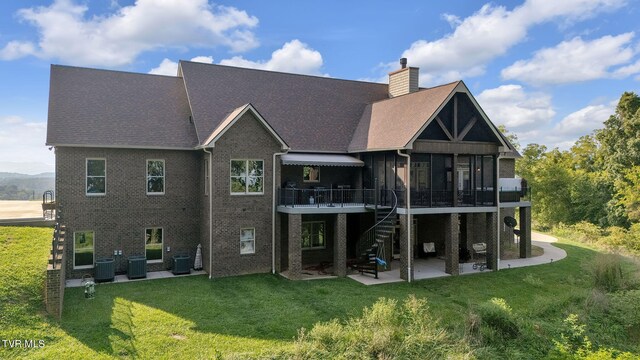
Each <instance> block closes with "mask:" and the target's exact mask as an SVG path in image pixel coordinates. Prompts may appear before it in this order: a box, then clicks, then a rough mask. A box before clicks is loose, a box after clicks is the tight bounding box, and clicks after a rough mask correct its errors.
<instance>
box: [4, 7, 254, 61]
mask: <svg viewBox="0 0 640 360" xmlns="http://www.w3.org/2000/svg"><path fill="white" fill-rule="evenodd" d="M87 10H88V7H87V6H86V5H82V4H76V3H75V2H74V1H73V0H55V1H54V2H53V4H51V5H50V6H38V7H32V8H26V9H21V10H19V11H18V17H19V18H20V19H21V20H24V21H26V22H28V23H30V24H32V25H34V26H35V27H37V28H38V31H39V41H38V44H37V45H36V44H34V43H30V42H17V41H12V42H9V43H8V44H7V45H6V46H5V47H4V48H2V49H0V58H1V59H4V60H12V59H16V58H20V57H23V56H26V55H36V56H39V57H41V58H46V59H59V60H61V61H63V62H65V63H69V64H76V65H103V66H121V65H125V64H129V63H131V62H133V61H134V60H135V59H136V58H137V56H138V55H140V54H141V53H142V52H145V51H150V50H156V49H163V48H185V47H199V48H212V47H215V46H225V47H228V48H230V49H231V50H232V51H234V52H240V51H245V50H248V49H251V48H254V47H256V46H257V45H258V41H257V40H256V38H255V36H254V34H253V32H252V31H251V29H252V28H254V27H255V26H256V25H257V24H258V19H257V18H256V17H254V16H250V15H248V14H247V13H246V12H245V11H242V10H238V9H236V8H234V7H229V6H220V5H210V4H209V2H208V1H207V0H189V1H187V0H163V1H155V0H137V1H136V2H135V3H134V4H133V5H130V6H125V7H119V8H117V9H115V10H114V11H115V12H113V13H111V14H108V15H103V16H97V15H96V16H92V17H88V16H86V12H87Z"/></svg>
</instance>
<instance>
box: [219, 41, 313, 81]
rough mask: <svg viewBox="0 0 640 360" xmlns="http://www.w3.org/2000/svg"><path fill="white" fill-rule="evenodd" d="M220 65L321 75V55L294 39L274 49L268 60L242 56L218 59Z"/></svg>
mask: <svg viewBox="0 0 640 360" xmlns="http://www.w3.org/2000/svg"><path fill="white" fill-rule="evenodd" d="M220 64H222V65H230V66H239V67H246V68H253V69H263V70H272V71H283V72H289V73H298V74H308V75H321V72H320V69H321V68H322V64H323V61H322V55H321V54H320V52H318V51H317V50H314V49H312V48H310V47H309V45H307V44H305V43H303V42H301V41H300V40H297V39H294V40H291V41H289V42H287V43H285V44H284V45H283V46H282V48H280V49H278V50H276V51H274V52H273V53H272V54H271V58H270V59H269V60H258V61H252V60H247V59H245V58H243V57H242V56H234V57H232V58H231V59H224V60H222V61H220Z"/></svg>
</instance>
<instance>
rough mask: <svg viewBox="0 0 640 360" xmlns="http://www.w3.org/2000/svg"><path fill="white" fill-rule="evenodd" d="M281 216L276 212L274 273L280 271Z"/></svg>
mask: <svg viewBox="0 0 640 360" xmlns="http://www.w3.org/2000/svg"><path fill="white" fill-rule="evenodd" d="M282 216H283V215H282V214H281V213H279V212H276V240H275V241H276V253H275V257H276V273H280V272H282Z"/></svg>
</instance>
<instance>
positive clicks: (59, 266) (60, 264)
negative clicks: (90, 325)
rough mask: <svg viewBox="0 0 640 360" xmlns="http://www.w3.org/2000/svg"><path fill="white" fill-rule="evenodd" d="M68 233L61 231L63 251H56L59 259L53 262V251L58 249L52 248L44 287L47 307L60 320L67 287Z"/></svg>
mask: <svg viewBox="0 0 640 360" xmlns="http://www.w3.org/2000/svg"><path fill="white" fill-rule="evenodd" d="M65 237H66V234H65V233H64V232H63V233H61V236H60V240H59V242H58V244H59V246H61V247H62V249H63V250H62V251H61V252H56V257H57V261H56V262H53V256H51V255H53V251H57V250H58V249H52V252H51V253H52V254H51V255H50V256H49V264H48V265H47V271H46V278H45V289H44V303H45V308H46V310H47V312H48V313H49V315H51V316H53V317H55V318H56V319H58V320H60V318H61V317H62V308H63V304H64V287H65V269H66V267H65V260H66V259H65V258H66V256H65V251H64V248H65V247H66V246H67V245H68V243H66V242H65Z"/></svg>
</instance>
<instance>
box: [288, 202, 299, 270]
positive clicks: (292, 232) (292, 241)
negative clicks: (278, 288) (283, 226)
mask: <svg viewBox="0 0 640 360" xmlns="http://www.w3.org/2000/svg"><path fill="white" fill-rule="evenodd" d="M287 225H288V231H287V234H288V236H289V239H288V242H287V243H288V250H287V254H288V257H287V258H288V266H287V271H288V273H289V279H291V280H296V279H300V278H302V242H301V241H300V235H301V230H302V216H301V215H300V214H289V217H288V221H287Z"/></svg>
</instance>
